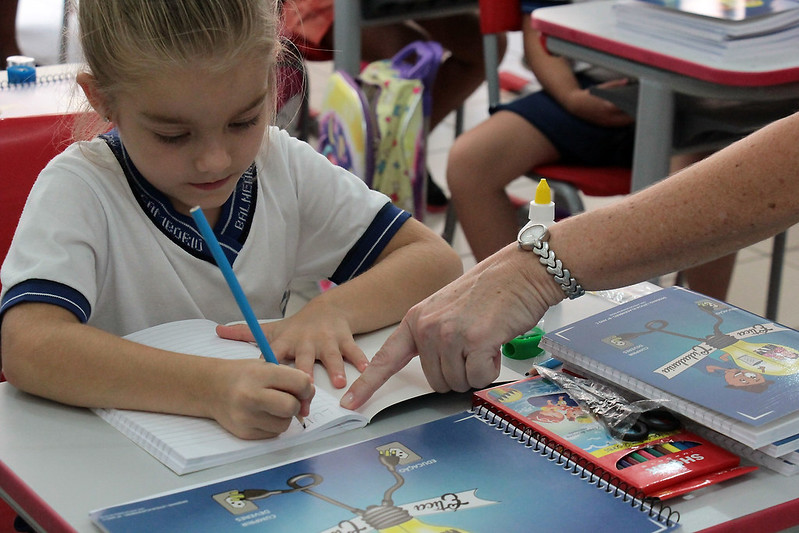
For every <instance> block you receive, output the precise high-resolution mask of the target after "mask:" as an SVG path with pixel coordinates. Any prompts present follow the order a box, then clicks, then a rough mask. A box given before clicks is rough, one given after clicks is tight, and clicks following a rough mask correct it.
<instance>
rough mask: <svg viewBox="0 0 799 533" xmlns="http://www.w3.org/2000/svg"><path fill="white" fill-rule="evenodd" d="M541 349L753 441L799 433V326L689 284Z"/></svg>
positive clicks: (568, 332) (596, 319)
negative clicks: (695, 289)
mask: <svg viewBox="0 0 799 533" xmlns="http://www.w3.org/2000/svg"><path fill="white" fill-rule="evenodd" d="M541 345H542V347H543V348H545V349H546V350H548V351H550V352H551V353H552V355H553V356H554V357H556V358H558V359H560V360H562V361H564V362H565V363H568V364H569V365H572V366H573V367H574V368H575V369H578V370H584V371H587V372H588V373H589V374H595V375H597V376H599V377H601V378H604V379H606V380H609V381H612V382H614V383H616V384H618V385H620V386H622V387H624V388H627V389H629V390H631V391H633V392H636V393H638V394H640V395H642V396H644V397H646V398H649V399H657V400H665V403H664V405H665V406H666V407H668V408H670V409H672V410H675V411H678V412H680V413H682V414H684V415H686V416H688V417H689V418H693V419H694V420H696V421H697V422H699V423H702V424H705V425H708V426H710V427H713V428H714V429H717V430H718V431H721V432H722V433H725V434H730V436H732V437H734V438H736V439H737V440H739V441H741V442H743V443H745V444H747V445H749V446H752V447H760V446H765V445H766V444H769V443H771V442H773V441H776V440H778V439H781V438H785V437H788V436H791V435H794V434H796V433H799V397H798V396H797V395H796V394H795V392H794V391H795V390H796V389H797V387H799V332H797V331H795V330H793V329H791V328H789V327H787V326H784V325H782V324H779V323H775V322H772V321H770V320H767V319H765V318H762V317H760V316H757V315H755V314H753V313H750V312H748V311H744V310H742V309H740V308H737V307H734V306H732V305H729V304H726V303H723V302H720V301H718V300H713V299H711V298H707V297H705V296H702V295H700V294H697V293H695V292H692V291H690V290H687V289H683V288H680V287H671V288H668V289H664V290H661V291H657V292H654V293H652V294H649V295H646V296H643V297H641V298H638V299H636V300H633V301H631V302H628V303H626V304H623V305H620V306H618V307H616V308H613V309H610V310H608V311H605V312H602V313H599V314H596V315H594V316H592V317H589V318H586V319H584V320H581V321H578V322H575V323H574V324H571V325H569V326H566V327H563V328H560V329H558V330H555V331H552V332H550V333H549V334H547V335H546V337H545V338H544V339H543V340H542V344H541Z"/></svg>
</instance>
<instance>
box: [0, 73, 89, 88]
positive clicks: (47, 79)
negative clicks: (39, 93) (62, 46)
mask: <svg viewBox="0 0 799 533" xmlns="http://www.w3.org/2000/svg"><path fill="white" fill-rule="evenodd" d="M74 79H75V74H73V73H71V72H63V73H59V74H48V75H44V76H37V77H36V80H35V81H28V82H23V83H9V82H8V81H6V80H3V81H0V91H13V90H15V89H19V90H21V89H27V88H29V87H35V86H37V85H47V84H50V83H60V82H62V81H68V80H74Z"/></svg>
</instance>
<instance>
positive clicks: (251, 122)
mask: <svg viewBox="0 0 799 533" xmlns="http://www.w3.org/2000/svg"><path fill="white" fill-rule="evenodd" d="M260 120H261V114H260V113H259V114H257V115H255V116H254V117H252V118H251V119H249V120H244V121H241V122H233V123H232V124H230V127H231V128H233V129H242V130H243V129H247V128H251V127H253V126H255V125H256V124H258V122H260Z"/></svg>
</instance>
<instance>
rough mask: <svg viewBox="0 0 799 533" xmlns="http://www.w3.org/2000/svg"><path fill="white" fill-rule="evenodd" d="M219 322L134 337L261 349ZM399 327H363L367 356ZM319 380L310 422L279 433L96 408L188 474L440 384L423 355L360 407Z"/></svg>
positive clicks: (507, 374)
mask: <svg viewBox="0 0 799 533" xmlns="http://www.w3.org/2000/svg"><path fill="white" fill-rule="evenodd" d="M215 328H216V323H214V322H212V321H210V320H203V319H195V320H183V321H178V322H170V323H167V324H161V325H159V326H154V327H152V328H148V329H145V330H142V331H139V332H136V333H133V334H131V335H128V336H127V337H126V338H127V339H129V340H132V341H136V342H140V343H142V344H147V345H149V346H154V347H157V348H161V349H164V350H171V351H175V352H181V353H189V354H194V355H203V356H209V355H211V354H213V356H215V357H223V358H227V359H234V358H246V357H252V358H257V357H259V356H260V351H259V350H258V348H257V347H256V346H255V345H252V344H249V343H245V342H239V341H231V340H227V339H221V338H219V337H218V336H217V335H216V332H215ZM393 329H394V327H393V326H392V327H388V328H384V329H382V330H379V331H377V332H374V333H370V334H368V335H361V336H360V337H359V338H358V339H356V340H357V342H358V345H359V346H360V347H361V349H362V350H363V351H364V353H365V354H366V356H367V357H369V358H371V357H372V356H373V355H374V354H375V352H376V351H377V350H378V348H380V346H381V345H382V344H383V342H384V341H385V339H386V338H388V336H389V334H390V333H391V331H393ZM264 364H266V363H264ZM346 371H347V382H348V383H352V381H353V380H355V378H357V377H358V375H359V374H358V371H357V370H355V368H354V367H352V365H346ZM519 377H520V375H519V374H518V373H516V372H515V371H513V370H510V369H506V368H504V367H503V369H502V371H501V374H500V376H499V379H498V381H502V382H504V381H511V380H515V379H518V378H519ZM314 383H315V385H316V395H315V396H314V399H313V401H312V402H311V412H310V415H309V416H307V417H305V425H306V428H304V429H303V427H302V425H300V423H299V422H297V421H296V420H294V421H293V422H292V425H291V426H290V427H289V429H288V430H287V431H286V432H284V433H282V434H281V435H279V436H278V437H275V438H273V439H265V440H244V439H239V438H237V437H235V436H233V435H232V434H231V433H229V432H228V431H227V430H225V429H224V428H222V426H220V425H219V424H217V423H216V422H215V421H213V420H210V419H205V418H196V417H190V416H181V415H168V414H160V413H150V412H143V411H129V410H123V409H95V413H97V414H98V415H99V416H100V417H102V418H103V419H104V420H106V421H107V422H109V423H110V424H111V425H113V426H114V427H115V428H117V429H118V430H119V431H121V432H122V433H123V434H125V435H126V436H127V437H128V438H129V439H131V440H132V441H133V442H135V443H136V444H138V445H139V446H141V447H142V448H143V449H145V450H146V451H147V452H149V453H150V454H151V455H153V457H155V458H156V459H158V460H159V461H161V462H162V463H164V464H165V465H166V466H168V467H169V468H170V469H172V470H173V471H175V472H176V473H177V474H186V473H189V472H195V471H197V470H202V469H204V468H210V467H213V466H219V465H222V464H226V463H230V462H233V461H238V460H241V459H246V458H249V457H254V456H256V455H261V454H265V453H269V452H272V451H276V450H280V449H283V448H287V447H290V446H294V445H296V444H300V443H303V442H309V441H313V440H316V439H320V438H323V437H326V436H330V435H335V434H337V433H341V432H344V431H347V430H350V429H355V428H359V427H363V426H365V425H366V424H368V423H369V421H370V420H371V419H372V418H373V417H374V416H375V415H376V414H377V413H378V412H380V411H382V410H383V409H385V408H387V407H390V406H392V405H394V404H397V403H400V402H402V401H405V400H409V399H411V398H415V397H417V396H421V395H424V394H428V393H431V392H433V390H432V389H431V388H430V386H429V385H428V384H427V380H426V379H425V377H424V373H423V372H422V368H421V364H420V363H419V360H418V358H414V359H413V360H412V361H411V362H410V363H409V364H408V366H406V367H405V368H404V369H403V370H402V371H401V372H399V373H398V374H396V375H394V376H393V377H392V378H391V379H389V380H388V382H387V383H386V384H385V385H384V386H383V387H382V388H381V389H380V390H379V391H378V392H377V393H375V395H374V396H373V397H372V398H371V399H370V400H369V402H367V403H366V404H365V405H363V406H362V407H361V408H360V409H359V410H358V411H350V410H348V409H342V408H341V407H340V406H339V400H340V399H341V396H343V395H344V393H345V392H346V390H347V389H346V388H344V389H335V388H334V387H333V386H332V384H331V383H330V380H329V379H328V377H327V373H326V371H325V370H324V369H323V368H322V367H321V365H317V367H316V373H315V375H314Z"/></svg>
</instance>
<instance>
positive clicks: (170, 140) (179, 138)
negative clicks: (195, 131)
mask: <svg viewBox="0 0 799 533" xmlns="http://www.w3.org/2000/svg"><path fill="white" fill-rule="evenodd" d="M155 137H156V139H158V140H159V141H161V142H162V143H164V144H178V143H180V142H183V141H184V140H186V139H188V137H189V134H188V133H181V134H180V135H161V134H160V133H155Z"/></svg>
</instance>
